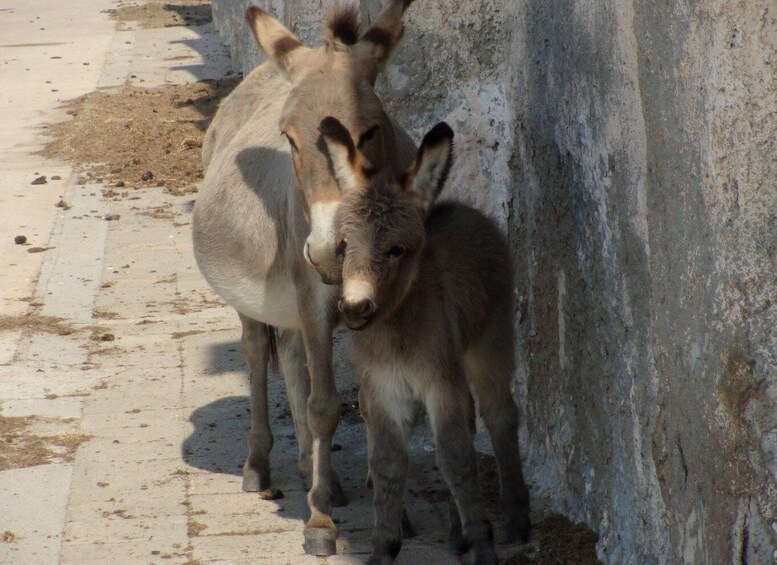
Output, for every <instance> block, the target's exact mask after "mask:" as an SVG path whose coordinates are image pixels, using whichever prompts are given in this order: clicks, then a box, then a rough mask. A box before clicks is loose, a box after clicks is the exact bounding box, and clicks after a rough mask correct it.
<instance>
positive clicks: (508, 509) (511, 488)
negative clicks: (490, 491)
mask: <svg viewBox="0 0 777 565" xmlns="http://www.w3.org/2000/svg"><path fill="white" fill-rule="evenodd" d="M513 347H514V346H513V342H512V332H509V331H508V332H500V331H498V330H497V331H492V332H486V333H485V334H484V335H483V337H482V339H480V340H479V341H478V342H477V343H476V344H474V345H473V346H472V347H471V349H470V350H469V351H468V352H467V354H466V355H465V363H466V369H467V374H468V376H469V378H470V380H471V382H472V383H473V385H474V387H475V392H476V393H477V397H478V402H479V404H480V416H481V417H482V418H483V422H484V423H485V425H486V428H487V429H488V432H489V434H490V436H491V443H492V445H493V447H494V455H495V457H496V464H497V469H498V471H499V492H500V502H501V506H502V510H503V512H504V514H505V518H506V520H507V524H506V525H507V538H508V541H509V542H510V543H516V542H518V543H526V542H527V541H528V540H529V531H530V530H531V521H530V518H529V490H528V489H527V488H526V483H525V481H524V478H523V468H522V466H521V457H520V453H519V450H518V407H517V406H516V404H515V400H514V399H513V394H512V390H511V383H512V379H513V375H514V367H515V360H514V358H513V354H514V353H513V352H514V349H513Z"/></svg>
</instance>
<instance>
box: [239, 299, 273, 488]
mask: <svg viewBox="0 0 777 565" xmlns="http://www.w3.org/2000/svg"><path fill="white" fill-rule="evenodd" d="M238 315H239V316H240V323H241V324H242V325H243V334H242V337H241V344H242V346H243V354H244V355H245V358H246V362H247V363H248V377H249V380H250V389H251V429H250V431H249V432H248V458H247V459H246V462H245V465H244V466H243V490H244V491H247V492H257V491H261V490H266V489H268V488H270V450H271V449H272V444H273V437H272V431H271V430H270V419H269V414H268V411H267V362H268V360H269V358H270V334H269V328H268V327H267V326H266V325H265V324H263V323H261V322H257V321H256V320H252V319H251V318H248V317H246V316H244V315H242V314H240V313H238Z"/></svg>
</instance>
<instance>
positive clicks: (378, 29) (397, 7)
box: [353, 0, 413, 85]
mask: <svg viewBox="0 0 777 565" xmlns="http://www.w3.org/2000/svg"><path fill="white" fill-rule="evenodd" d="M412 2H413V0H387V2H386V5H385V6H384V7H383V9H382V10H381V11H380V13H379V14H378V17H377V18H376V19H375V22H374V23H373V24H372V25H371V26H370V28H369V29H368V30H367V31H366V32H365V33H364V35H363V36H362V37H361V39H360V40H359V42H358V43H357V44H356V45H355V46H354V48H353V53H354V55H355V56H356V57H357V58H358V59H360V60H361V61H362V62H363V63H364V64H365V65H366V66H367V70H368V73H367V74H368V76H369V78H370V82H371V83H372V84H373V85H374V84H375V79H376V78H377V77H378V73H379V72H380V71H381V70H382V69H383V66H384V65H385V64H386V61H388V58H389V55H391V50H392V49H394V47H395V46H396V44H397V43H399V40H400V39H402V34H403V33H404V31H405V24H404V23H403V22H402V17H403V16H404V15H405V10H407V8H408V6H410V4H411V3H412Z"/></svg>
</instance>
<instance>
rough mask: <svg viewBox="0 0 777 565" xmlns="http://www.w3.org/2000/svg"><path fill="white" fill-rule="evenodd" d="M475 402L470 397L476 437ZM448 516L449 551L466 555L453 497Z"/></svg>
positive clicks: (471, 419) (459, 520) (473, 430)
mask: <svg viewBox="0 0 777 565" xmlns="http://www.w3.org/2000/svg"><path fill="white" fill-rule="evenodd" d="M475 425H476V422H475V400H474V399H473V398H472V395H469V430H470V433H471V434H472V436H473V437H474V436H475ZM448 515H449V518H450V522H451V530H450V533H449V535H448V549H449V550H450V551H451V553H455V554H456V555H464V554H465V553H467V551H469V547H468V544H467V540H466V539H465V538H464V532H463V531H462V526H461V516H460V515H459V509H458V507H457V506H456V499H455V498H453V497H451V499H450V503H449V507H448Z"/></svg>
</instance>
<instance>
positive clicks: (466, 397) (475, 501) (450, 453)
mask: <svg viewBox="0 0 777 565" xmlns="http://www.w3.org/2000/svg"><path fill="white" fill-rule="evenodd" d="M440 381H441V382H439V383H438V384H437V386H435V387H433V388H432V389H431V390H430V392H429V393H428V394H427V396H426V398H425V399H424V400H425V404H426V409H427V411H428V413H429V419H430V421H431V424H432V431H433V432H434V437H435V445H436V448H437V465H438V466H439V468H440V470H441V471H442V474H443V476H444V477H445V480H446V482H447V483H448V488H449V489H450V491H451V494H452V495H453V499H454V501H455V503H456V507H457V509H458V514H459V516H460V517H461V524H462V531H463V534H464V540H465V543H466V545H467V547H469V549H470V550H472V551H473V553H474V557H475V564H476V565H491V564H494V565H495V564H496V563H498V560H497V557H496V553H495V551H494V541H493V537H494V536H493V532H492V529H491V523H490V522H489V521H488V517H487V516H486V512H485V508H484V507H483V498H482V495H481V492H480V487H479V485H478V475H477V460H476V458H475V449H474V447H473V444H472V431H471V429H470V424H469V419H470V416H469V414H470V394H469V389H468V387H467V385H466V383H465V382H464V377H463V375H457V376H456V378H455V379H451V380H448V379H446V380H444V381H443V380H442V379H441V380H440ZM452 381H453V382H452Z"/></svg>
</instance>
